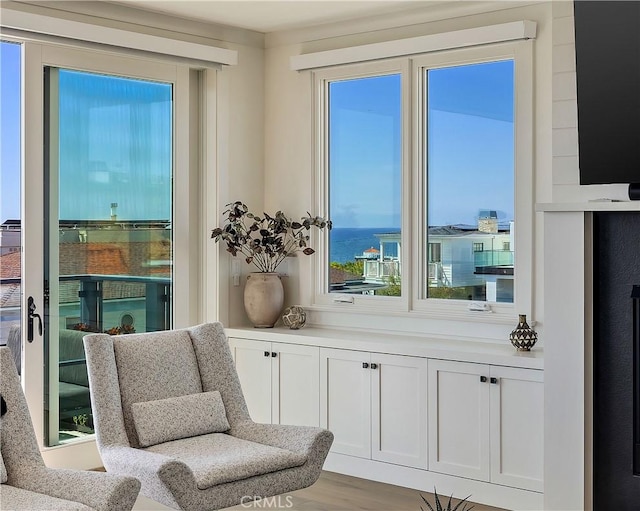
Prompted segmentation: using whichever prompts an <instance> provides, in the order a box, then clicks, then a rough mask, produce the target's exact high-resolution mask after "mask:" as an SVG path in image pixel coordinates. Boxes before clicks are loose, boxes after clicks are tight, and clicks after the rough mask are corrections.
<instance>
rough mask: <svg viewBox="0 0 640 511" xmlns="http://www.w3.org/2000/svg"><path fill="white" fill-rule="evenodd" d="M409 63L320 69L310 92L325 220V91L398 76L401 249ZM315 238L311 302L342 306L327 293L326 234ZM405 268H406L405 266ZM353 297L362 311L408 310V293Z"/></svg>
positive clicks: (405, 283)
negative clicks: (339, 85)
mask: <svg viewBox="0 0 640 511" xmlns="http://www.w3.org/2000/svg"><path fill="white" fill-rule="evenodd" d="M409 73H410V64H409V60H408V59H404V58H403V59H391V60H384V61H379V62H367V63H362V64H349V65H345V66H340V67H335V68H330V69H323V70H319V71H314V72H312V76H313V84H314V87H313V91H314V105H315V107H314V109H313V113H314V116H315V122H314V126H315V130H316V132H315V134H314V140H315V145H316V147H315V158H314V160H315V176H314V183H315V186H316V190H315V197H316V204H315V206H316V209H317V210H318V211H320V214H321V215H322V216H325V217H327V216H328V213H329V158H328V154H329V152H328V150H329V137H328V136H327V135H328V107H329V101H328V92H329V84H330V83H331V82H335V81H341V80H354V79H358V78H369V77H375V76H384V75H391V74H398V75H400V84H401V85H400V90H401V92H400V94H401V99H400V102H401V109H400V111H401V115H402V119H401V120H400V130H401V169H400V175H401V180H402V182H401V185H400V188H401V194H400V201H401V215H400V216H401V219H402V220H401V234H400V240H401V246H407V245H406V243H408V242H409V239H410V238H409V236H408V232H407V230H406V228H405V226H406V225H407V222H408V219H409V216H410V211H409V201H407V197H408V196H409V194H410V188H409V179H408V177H407V176H408V174H409V159H410V152H409V151H410V140H409V137H408V136H407V134H408V133H410V129H409V124H410V113H409V97H410V88H409V86H410V84H409V81H410V80H409ZM316 236H318V238H319V239H318V240H317V246H318V249H319V250H318V251H317V252H318V254H319V255H320V257H317V258H314V260H313V261H312V263H313V264H312V269H313V274H314V275H315V281H314V283H313V300H312V303H313V304H314V305H318V306H321V307H322V306H329V307H335V306H336V305H338V306H340V305H344V303H346V302H345V301H344V300H345V295H344V294H341V293H330V292H329V263H330V261H329V254H328V251H329V234H328V233H327V232H323V233H321V234H318V233H316ZM399 259H400V267H403V265H405V264H407V262H406V261H407V260H408V256H407V255H406V254H405V251H404V250H403V251H402V253H401V254H400V258H399ZM405 267H406V266H405ZM407 273H408V272H402V275H401V276H400V285H401V288H402V289H403V290H408V289H409V275H408V274H407ZM348 298H349V299H351V298H353V304H357V307H358V308H362V309H363V310H389V308H390V307H391V308H393V309H399V310H407V308H408V305H409V294H408V293H407V292H406V291H404V292H403V294H402V295H401V296H370V295H348Z"/></svg>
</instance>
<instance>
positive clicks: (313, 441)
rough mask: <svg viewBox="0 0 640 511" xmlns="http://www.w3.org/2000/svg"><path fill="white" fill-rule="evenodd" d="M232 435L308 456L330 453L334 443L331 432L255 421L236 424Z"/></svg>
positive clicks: (309, 427) (308, 427)
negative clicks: (323, 452)
mask: <svg viewBox="0 0 640 511" xmlns="http://www.w3.org/2000/svg"><path fill="white" fill-rule="evenodd" d="M230 433H231V435H233V436H235V437H237V438H242V439H243V440H250V441H252V442H256V443H259V444H266V445H271V446H273V447H279V448H281V449H288V450H289V451H294V452H298V453H301V454H304V455H306V456H309V455H310V454H312V453H313V452H315V451H317V450H318V449H321V450H324V449H325V448H326V450H327V451H328V450H329V447H331V444H332V443H333V433H331V431H329V430H327V429H322V428H315V427H311V426H288V425H284V424H259V423H256V422H253V421H244V422H240V423H238V424H236V425H235V426H234V427H233V428H232V429H231V431H230Z"/></svg>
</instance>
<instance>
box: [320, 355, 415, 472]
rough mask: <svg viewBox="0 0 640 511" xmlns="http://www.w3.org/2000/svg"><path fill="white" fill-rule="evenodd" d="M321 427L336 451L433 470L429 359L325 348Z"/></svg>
mask: <svg viewBox="0 0 640 511" xmlns="http://www.w3.org/2000/svg"><path fill="white" fill-rule="evenodd" d="M320 425H321V426H322V427H326V428H327V429H329V430H331V431H332V432H333V434H334V436H335V439H334V443H333V446H332V452H335V453H340V454H346V455H350V456H357V457H360V458H367V459H373V460H377V461H384V462H389V463H395V464H398V465H404V466H407V467H415V468H422V469H426V468H427V445H426V442H427V434H426V432H427V360H426V359H424V358H418V357H410V356H400V355H388V354H381V353H370V352H363V351H351V350H342V349H331V348H322V349H321V350H320Z"/></svg>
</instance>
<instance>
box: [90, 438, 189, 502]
mask: <svg viewBox="0 0 640 511" xmlns="http://www.w3.org/2000/svg"><path fill="white" fill-rule="evenodd" d="M100 456H101V457H102V461H103V462H104V466H105V468H106V469H107V471H109V472H113V473H114V474H124V475H129V476H133V477H136V478H137V479H139V480H140V482H141V483H142V486H143V487H147V488H153V491H154V493H157V492H161V493H166V488H162V487H159V486H158V484H157V483H158V479H160V481H162V483H164V484H165V485H166V486H167V487H169V488H171V489H174V490H175V489H177V490H178V491H180V490H181V488H180V486H181V485H183V484H187V485H190V486H192V487H195V485H196V481H195V477H194V475H193V472H192V471H191V469H190V468H189V467H188V466H187V465H186V464H185V463H183V462H182V461H178V460H176V459H173V458H169V457H168V456H164V455H162V454H158V453H155V452H149V451H145V450H143V449H135V448H133V447H127V446H122V445H111V446H102V447H101V448H100ZM168 498H170V499H171V500H173V497H171V496H170V495H168Z"/></svg>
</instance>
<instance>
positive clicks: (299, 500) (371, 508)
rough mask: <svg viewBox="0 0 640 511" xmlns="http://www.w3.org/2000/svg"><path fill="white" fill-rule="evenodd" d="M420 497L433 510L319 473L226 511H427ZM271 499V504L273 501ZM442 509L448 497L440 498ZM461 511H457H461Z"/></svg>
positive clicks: (394, 491) (147, 504) (388, 488)
mask: <svg viewBox="0 0 640 511" xmlns="http://www.w3.org/2000/svg"><path fill="white" fill-rule="evenodd" d="M421 494H422V495H424V496H425V497H426V498H427V499H428V500H429V502H430V503H431V505H433V506H434V509H435V505H434V501H433V495H432V494H430V493H425V492H418V491H417V490H411V489H408V488H402V487H400V486H393V485H390V484H383V483H376V482H374V481H367V480H365V479H358V478H356V477H350V476H344V475H340V474H335V473H333V472H323V473H322V475H321V476H320V479H319V480H318V482H316V483H315V484H314V485H313V486H311V487H310V488H305V489H304V490H298V491H295V492H293V493H289V494H286V495H280V496H279V497H274V498H272V499H270V500H269V501H266V502H264V503H263V505H262V506H260V505H259V504H258V503H254V504H245V505H244V506H243V505H237V506H234V507H230V508H227V510H226V511H231V510H233V511H240V510H245V511H246V510H248V509H249V510H255V511H258V510H262V509H278V510H288V511H350V510H367V511H420V507H422V508H424V509H425V511H427V510H428V508H427V506H426V505H425V504H424V502H423V501H422V499H421V498H420V495H421ZM274 499H275V500H274ZM440 502H441V503H442V504H444V505H445V509H446V503H447V502H449V497H448V496H447V497H444V496H443V497H441V498H440ZM457 502H458V501H457V500H455V499H454V503H457ZM155 504H156V503H154V502H152V501H150V500H148V499H145V498H144V497H139V498H138V502H137V503H136V506H135V507H134V508H133V509H134V510H135V511H143V510H144V511H159V510H165V509H168V508H166V507H164V506H160V505H155ZM472 505H473V511H504V510H501V509H499V508H496V507H489V506H484V505H481V504H472ZM461 509H462V508H460V509H459V511H461Z"/></svg>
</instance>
